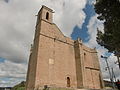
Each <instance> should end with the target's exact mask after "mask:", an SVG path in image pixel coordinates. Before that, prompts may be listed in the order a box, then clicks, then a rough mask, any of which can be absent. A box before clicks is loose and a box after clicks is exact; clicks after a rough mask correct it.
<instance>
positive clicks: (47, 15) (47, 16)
mask: <svg viewBox="0 0 120 90" xmlns="http://www.w3.org/2000/svg"><path fill="white" fill-rule="evenodd" d="M46 19H47V20H48V19H49V13H48V12H47V13H46Z"/></svg>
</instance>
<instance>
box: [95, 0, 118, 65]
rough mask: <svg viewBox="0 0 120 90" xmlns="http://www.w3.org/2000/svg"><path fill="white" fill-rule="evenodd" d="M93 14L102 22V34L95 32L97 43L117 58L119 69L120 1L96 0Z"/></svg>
mask: <svg viewBox="0 0 120 90" xmlns="http://www.w3.org/2000/svg"><path fill="white" fill-rule="evenodd" d="M94 6H95V12H96V13H97V14H98V17H97V18H98V19H99V20H104V33H102V32H101V31H100V30H97V31H98V32H97V38H96V39H97V42H98V44H100V45H101V46H104V47H105V48H107V49H108V50H109V52H112V53H114V54H115V55H116V56H117V57H118V62H119V67H120V61H119V57H120V1H119V0H96V4H95V5H94Z"/></svg>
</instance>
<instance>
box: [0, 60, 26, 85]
mask: <svg viewBox="0 0 120 90" xmlns="http://www.w3.org/2000/svg"><path fill="white" fill-rule="evenodd" d="M26 71H27V65H26V64H21V63H14V62H10V61H8V60H5V62H2V63H0V86H13V85H15V84H16V83H18V82H20V81H23V80H25V77H26Z"/></svg>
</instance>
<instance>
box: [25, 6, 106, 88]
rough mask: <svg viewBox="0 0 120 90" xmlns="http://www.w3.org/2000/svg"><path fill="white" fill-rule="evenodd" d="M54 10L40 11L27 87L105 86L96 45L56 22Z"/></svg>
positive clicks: (43, 7) (43, 8) (42, 9)
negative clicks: (68, 32)
mask: <svg viewBox="0 0 120 90" xmlns="http://www.w3.org/2000/svg"><path fill="white" fill-rule="evenodd" d="M52 19H53V10H52V9H50V8H48V7H46V6H42V8H41V9H40V11H39V12H38V18H37V23H36V30H35V37H34V44H33V46H32V49H31V53H30V57H29V65H28V73H27V84H26V90H34V89H37V88H40V87H44V86H45V85H47V86H48V87H61V88H78V89H79V88H86V89H101V88H103V87H104V84H103V80H102V76H101V71H100V65H99V61H98V57H97V52H96V50H95V49H91V48H88V47H86V46H85V45H83V43H82V41H81V40H80V39H78V40H75V41H74V40H71V39H70V38H68V37H66V36H64V35H63V33H62V32H61V31H60V29H59V28H58V27H57V25H56V24H54V23H53V21H52Z"/></svg>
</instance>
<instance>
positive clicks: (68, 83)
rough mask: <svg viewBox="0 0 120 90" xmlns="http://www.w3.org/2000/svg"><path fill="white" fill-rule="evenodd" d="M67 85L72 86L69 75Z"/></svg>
mask: <svg viewBox="0 0 120 90" xmlns="http://www.w3.org/2000/svg"><path fill="white" fill-rule="evenodd" d="M67 87H70V77H67Z"/></svg>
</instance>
